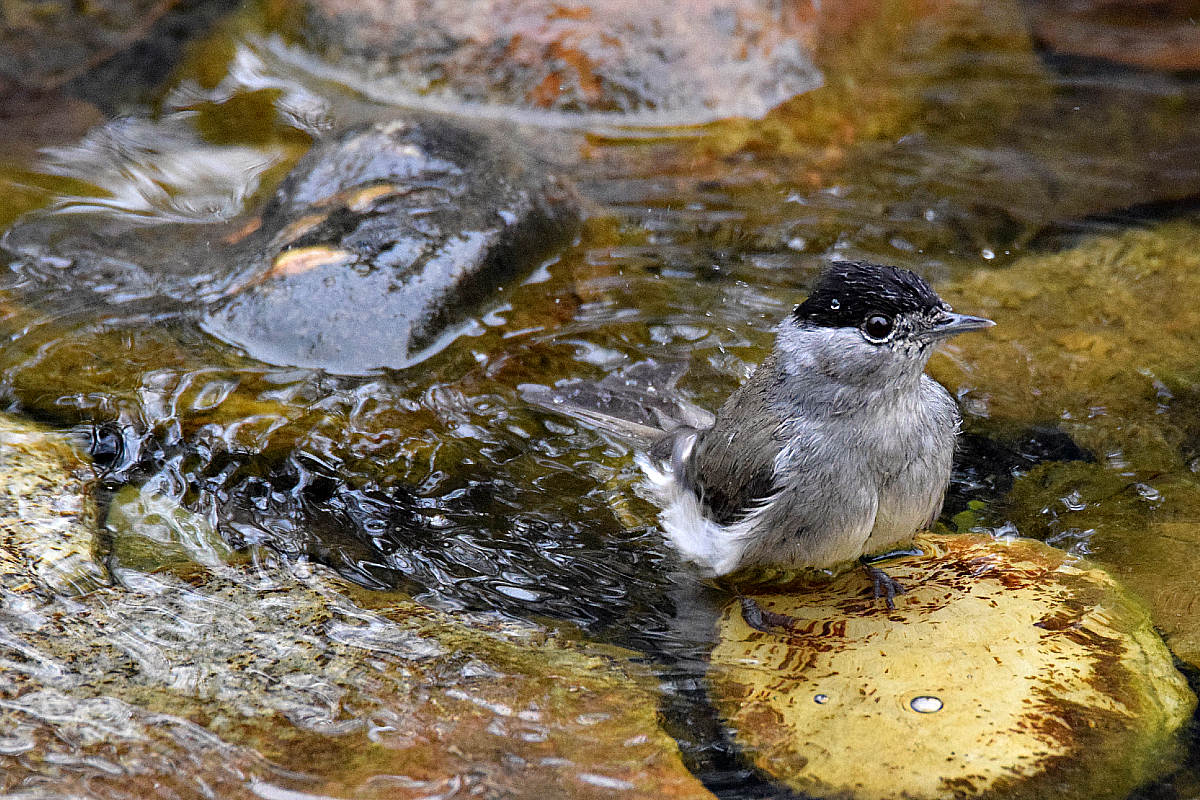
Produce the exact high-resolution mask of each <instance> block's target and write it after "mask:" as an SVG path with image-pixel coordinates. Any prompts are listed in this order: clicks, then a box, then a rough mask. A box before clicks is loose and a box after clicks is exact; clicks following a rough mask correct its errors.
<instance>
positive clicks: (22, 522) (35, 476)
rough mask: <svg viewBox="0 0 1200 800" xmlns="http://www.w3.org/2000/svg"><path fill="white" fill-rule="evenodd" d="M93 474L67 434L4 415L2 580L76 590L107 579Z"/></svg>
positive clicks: (18, 586) (0, 431)
mask: <svg viewBox="0 0 1200 800" xmlns="http://www.w3.org/2000/svg"><path fill="white" fill-rule="evenodd" d="M91 478H92V474H91V470H90V469H89V466H88V464H87V462H86V461H85V460H84V459H83V458H82V457H81V456H80V455H79V453H78V452H77V451H76V449H75V448H74V447H73V446H72V445H71V443H70V442H69V441H68V440H67V438H66V437H64V436H62V435H58V434H54V433H51V432H49V431H45V430H42V429H40V428H38V427H36V426H34V425H31V424H29V423H27V422H22V421H20V420H17V419H14V418H11V417H6V416H0V583H3V585H4V586H5V587H7V588H9V589H12V590H24V589H34V590H36V591H40V592H49V593H57V594H77V593H80V592H85V591H88V590H91V589H94V588H96V587H97V586H101V585H104V584H106V583H107V582H108V580H107V577H106V575H105V573H104V570H103V569H102V568H101V567H100V566H99V565H98V564H97V563H96V562H95V560H94V550H95V546H96V544H95V525H96V520H97V512H96V503H95V501H94V500H93V499H92V495H91V492H90V491H89V486H88V483H89V481H90V479H91Z"/></svg>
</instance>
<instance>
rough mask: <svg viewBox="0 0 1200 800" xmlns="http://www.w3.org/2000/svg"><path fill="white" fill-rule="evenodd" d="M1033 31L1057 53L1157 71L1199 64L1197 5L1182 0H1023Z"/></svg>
mask: <svg viewBox="0 0 1200 800" xmlns="http://www.w3.org/2000/svg"><path fill="white" fill-rule="evenodd" d="M1024 5H1025V9H1026V14H1027V16H1028V18H1029V25H1030V28H1031V29H1032V31H1033V35H1034V36H1035V37H1036V38H1037V39H1038V41H1040V42H1041V43H1042V44H1043V45H1044V46H1046V47H1048V48H1049V49H1050V50H1051V51H1053V52H1054V53H1056V54H1059V55H1071V56H1083V57H1086V58H1099V59H1103V60H1105V61H1111V62H1115V63H1118V64H1129V65H1132V66H1136V67H1146V68H1149V69H1161V70H1195V69H1197V68H1200V28H1198V27H1197V25H1196V6H1195V4H1194V3H1191V2H1184V1H1182V0H1167V1H1166V2H1153V3H1147V2H1145V0H1075V2H1071V3H1055V2H1050V0H1025V4H1024Z"/></svg>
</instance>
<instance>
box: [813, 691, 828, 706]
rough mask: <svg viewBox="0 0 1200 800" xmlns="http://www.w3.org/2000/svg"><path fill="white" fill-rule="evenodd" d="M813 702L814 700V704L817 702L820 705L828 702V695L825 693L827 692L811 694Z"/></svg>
mask: <svg viewBox="0 0 1200 800" xmlns="http://www.w3.org/2000/svg"><path fill="white" fill-rule="evenodd" d="M813 702H814V703H816V704H818V705H822V706H823V705H825V704H826V703H828V702H829V695H827V694H814V695H813Z"/></svg>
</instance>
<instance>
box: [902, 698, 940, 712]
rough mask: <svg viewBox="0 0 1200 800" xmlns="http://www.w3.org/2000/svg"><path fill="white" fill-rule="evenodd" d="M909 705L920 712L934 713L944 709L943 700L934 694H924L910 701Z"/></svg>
mask: <svg viewBox="0 0 1200 800" xmlns="http://www.w3.org/2000/svg"><path fill="white" fill-rule="evenodd" d="M908 704H909V706H911V707H912V710H913V711H916V712H917V713H918V714H934V713H936V712H938V711H941V710H942V705H943V704H942V701H941V700H939V699H938V698H936V697H934V696H933V695H928V694H923V695H921V696H920V697H914V698H913V699H912V700H910V701H908Z"/></svg>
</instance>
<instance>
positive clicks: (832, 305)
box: [829, 297, 842, 311]
mask: <svg viewBox="0 0 1200 800" xmlns="http://www.w3.org/2000/svg"><path fill="white" fill-rule="evenodd" d="M829 307H830V308H832V309H833V310H834V311H837V310H838V309H839V308H841V307H842V301H841V300H838V299H837V298H836V297H835V298H833V299H832V300H830V301H829Z"/></svg>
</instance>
